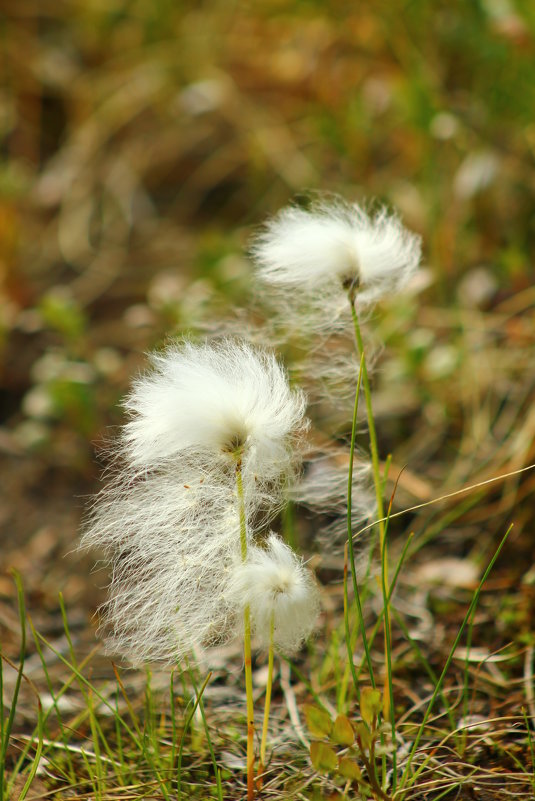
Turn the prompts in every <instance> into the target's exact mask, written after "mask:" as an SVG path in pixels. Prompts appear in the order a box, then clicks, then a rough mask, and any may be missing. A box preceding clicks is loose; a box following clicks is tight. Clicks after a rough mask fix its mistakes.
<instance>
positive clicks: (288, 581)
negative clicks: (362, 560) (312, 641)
mask: <svg viewBox="0 0 535 801" xmlns="http://www.w3.org/2000/svg"><path fill="white" fill-rule="evenodd" d="M229 585H230V588H231V589H230V592H231V597H232V601H233V603H234V604H235V606H236V608H238V609H244V608H245V606H247V605H249V608H250V614H251V625H252V629H253V632H254V634H255V635H256V637H257V638H258V639H259V641H260V643H261V644H262V645H264V646H267V645H269V640H270V630H271V619H272V616H273V618H274V643H275V645H276V646H277V647H278V648H280V649H281V650H282V651H283V652H285V653H293V652H295V651H296V650H297V649H298V648H299V646H300V645H301V643H302V642H303V641H304V640H305V639H306V638H307V637H308V636H309V635H310V633H311V632H312V630H313V629H314V625H315V623H316V620H317V617H318V613H319V592H318V588H317V585H316V582H315V580H314V577H313V575H312V573H311V571H310V570H309V569H308V568H306V567H305V566H304V564H303V562H302V560H301V559H300V558H299V557H298V556H297V555H296V554H295V553H294V552H293V551H292V549H291V548H289V547H288V545H286V544H285V543H284V542H283V541H282V540H281V539H279V538H278V537H277V536H276V535H275V534H271V535H270V536H269V538H268V541H267V547H266V548H265V549H264V548H259V547H258V546H252V547H251V548H250V549H249V551H248V554H247V560H246V561H245V562H244V563H242V564H240V565H237V566H236V568H235V570H234V572H233V575H232V578H231V579H230V581H229Z"/></svg>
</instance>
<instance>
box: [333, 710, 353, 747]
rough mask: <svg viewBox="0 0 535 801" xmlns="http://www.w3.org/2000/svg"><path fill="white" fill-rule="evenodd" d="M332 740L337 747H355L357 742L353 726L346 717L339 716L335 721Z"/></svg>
mask: <svg viewBox="0 0 535 801" xmlns="http://www.w3.org/2000/svg"><path fill="white" fill-rule="evenodd" d="M331 740H332V741H333V742H334V743H337V745H353V743H354V742H355V732H354V731H353V726H352V725H351V723H350V722H349V720H348V719H347V718H346V716H345V715H338V717H337V718H336V720H335V721H334V726H333V730H332V732H331Z"/></svg>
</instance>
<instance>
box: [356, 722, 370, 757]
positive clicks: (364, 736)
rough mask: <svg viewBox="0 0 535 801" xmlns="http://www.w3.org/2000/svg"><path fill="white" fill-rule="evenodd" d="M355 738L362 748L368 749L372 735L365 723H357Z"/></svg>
mask: <svg viewBox="0 0 535 801" xmlns="http://www.w3.org/2000/svg"><path fill="white" fill-rule="evenodd" d="M357 738H358V739H359V740H360V743H361V745H362V748H364V750H366V751H369V750H370V745H371V744H372V736H371V733H370V730H369V729H368V727H367V726H366V724H365V723H359V724H358V725H357Z"/></svg>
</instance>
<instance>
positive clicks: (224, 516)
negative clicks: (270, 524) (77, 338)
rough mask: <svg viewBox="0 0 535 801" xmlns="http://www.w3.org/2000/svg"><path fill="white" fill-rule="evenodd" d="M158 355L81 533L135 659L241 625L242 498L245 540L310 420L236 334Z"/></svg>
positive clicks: (265, 360)
mask: <svg viewBox="0 0 535 801" xmlns="http://www.w3.org/2000/svg"><path fill="white" fill-rule="evenodd" d="M152 362H153V369H152V370H151V371H149V372H148V373H146V374H145V375H143V376H141V377H140V378H138V379H137V381H136V382H135V384H134V388H133V390H132V392H131V393H130V395H129V396H128V398H127V400H126V403H125V405H126V407H127V409H128V410H129V412H130V415H131V419H130V421H129V422H128V423H127V424H126V426H125V427H124V428H123V432H122V436H121V438H120V440H119V443H118V444H117V446H116V447H115V456H116V461H115V475H114V477H113V479H112V480H111V481H110V483H109V484H108V486H107V487H106V488H105V489H104V490H103V491H102V492H101V493H99V495H98V496H97V497H96V499H95V501H94V503H93V506H92V508H91V509H90V511H89V513H88V515H87V519H86V526H85V533H84V535H83V538H82V547H95V548H100V549H102V550H103V552H104V559H105V562H106V563H107V564H108V566H109V567H110V569H111V572H112V580H111V584H110V591H109V602H108V603H107V605H106V606H105V609H104V614H103V619H104V627H105V631H106V634H107V636H108V644H109V646H110V650H113V651H119V652H121V653H122V654H123V655H125V656H127V658H128V659H129V660H130V661H132V662H135V663H140V662H143V661H146V660H161V661H164V662H176V661H177V660H180V659H181V658H183V657H185V656H186V655H187V654H189V653H192V652H193V653H197V654H198V653H199V651H200V650H202V649H203V648H205V647H207V646H210V645H213V644H215V643H218V642H222V641H224V640H226V639H229V638H231V637H233V636H235V635H236V633H237V631H238V630H239V622H238V621H237V619H236V612H235V608H234V606H233V605H232V604H230V603H229V601H228V597H229V579H230V576H231V575H232V571H233V569H234V567H235V565H236V564H237V563H238V562H239V561H241V541H240V540H241V529H240V514H241V503H243V510H244V511H245V518H246V523H247V534H246V537H247V539H248V540H251V542H252V540H253V537H254V534H255V531H256V528H257V527H260V526H262V525H263V524H265V521H266V519H267V518H269V517H271V516H273V515H274V514H275V513H276V512H277V510H278V508H279V507H280V503H281V500H282V496H283V493H282V489H283V487H285V485H286V483H287V482H288V480H289V476H290V475H291V474H293V472H294V471H295V472H297V471H298V468H299V464H300V461H299V450H298V449H297V450H296V449H294V447H293V446H294V445H296V444H298V443H299V441H300V435H301V433H302V432H303V430H304V429H305V427H306V426H305V423H304V418H303V414H304V407H305V400H304V397H303V395H302V394H301V393H300V392H298V391H293V390H291V389H290V387H289V385H288V381H287V378H286V374H285V372H284V370H283V369H282V367H281V366H280V365H279V364H278V362H277V361H276V359H275V358H274V357H273V356H272V355H271V354H269V353H267V352H265V351H262V350H259V349H253V348H252V347H251V346H250V345H248V344H246V343H245V342H243V341H240V340H231V339H226V340H222V341H220V342H218V343H204V344H193V343H190V342H186V341H183V342H180V343H178V344H175V345H171V346H170V347H169V348H167V350H165V351H164V352H163V353H160V354H157V355H155V356H153V357H152ZM112 448H113V446H112ZM112 452H113V451H112ZM238 469H239V475H240V477H241V492H242V496H243V497H242V499H241V500H240V498H239V497H238V490H237V473H238Z"/></svg>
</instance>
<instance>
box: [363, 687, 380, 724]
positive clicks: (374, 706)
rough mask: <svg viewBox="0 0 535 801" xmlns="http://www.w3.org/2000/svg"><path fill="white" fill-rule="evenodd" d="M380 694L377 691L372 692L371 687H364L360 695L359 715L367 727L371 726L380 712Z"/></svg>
mask: <svg viewBox="0 0 535 801" xmlns="http://www.w3.org/2000/svg"><path fill="white" fill-rule="evenodd" d="M381 706H382V703H381V693H380V692H379V690H372V688H371V687H364V689H363V690H361V693H360V714H361V715H362V720H363V721H364V723H367V724H368V726H372V725H373V721H374V718H377V715H378V714H379V712H380V711H381Z"/></svg>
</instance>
